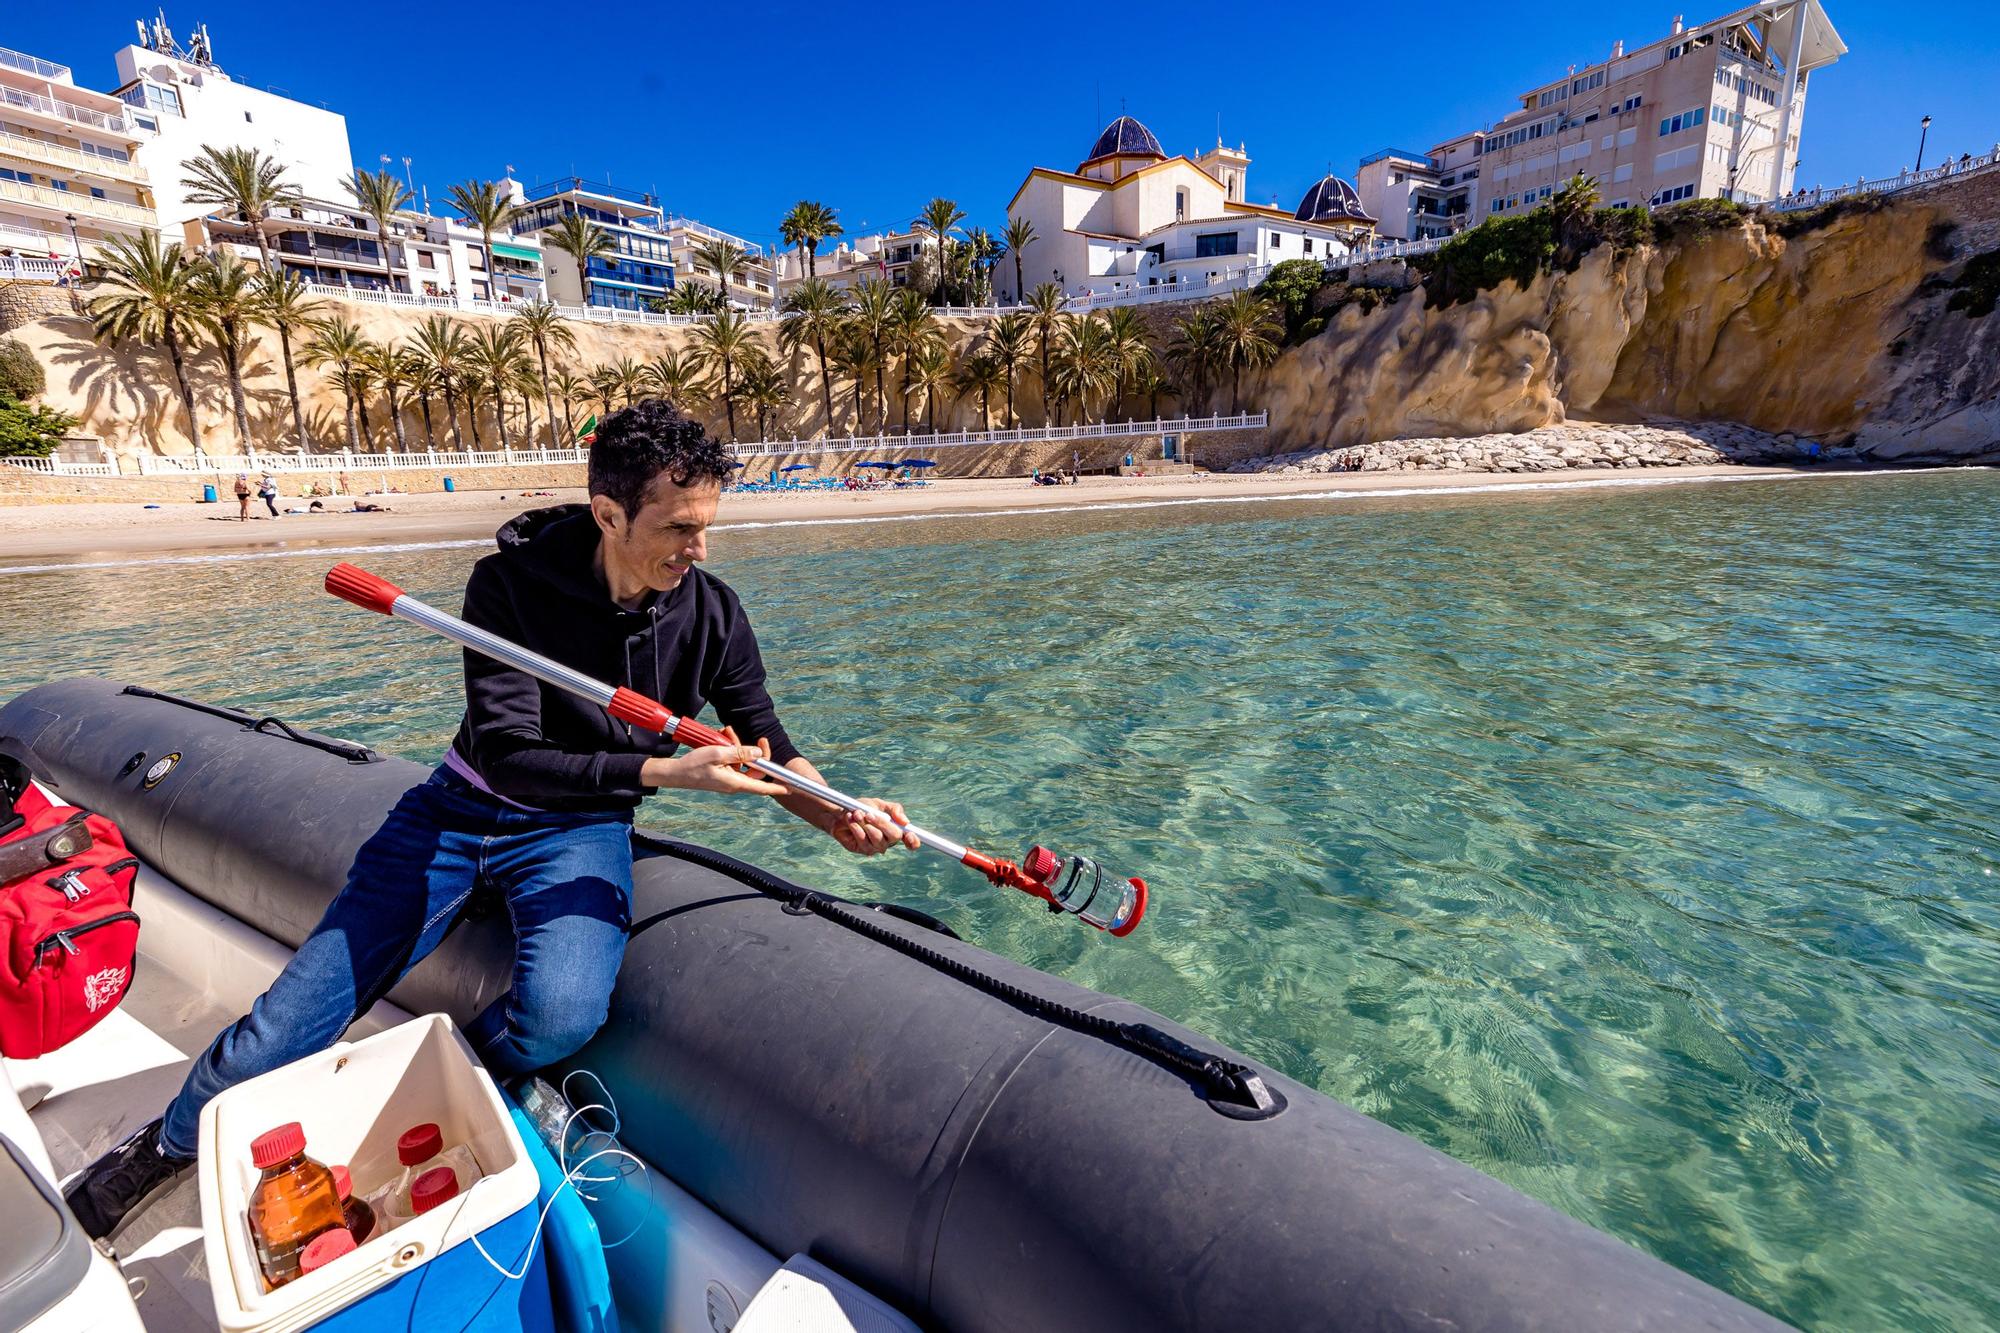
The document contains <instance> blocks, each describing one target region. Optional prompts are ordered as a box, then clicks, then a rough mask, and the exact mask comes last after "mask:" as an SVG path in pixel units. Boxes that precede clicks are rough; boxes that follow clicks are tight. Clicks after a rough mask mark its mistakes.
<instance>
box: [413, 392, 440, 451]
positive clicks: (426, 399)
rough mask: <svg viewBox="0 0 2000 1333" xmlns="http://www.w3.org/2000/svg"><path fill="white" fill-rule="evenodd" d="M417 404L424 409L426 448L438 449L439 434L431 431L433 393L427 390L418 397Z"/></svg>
mask: <svg viewBox="0 0 2000 1333" xmlns="http://www.w3.org/2000/svg"><path fill="white" fill-rule="evenodd" d="M417 403H418V405H419V406H421V407H422V408H423V409H424V448H425V449H426V450H432V451H435V450H436V449H437V432H435V431H433V430H432V429H431V392H430V390H429V389H425V390H424V391H423V392H421V393H419V394H418V395H417Z"/></svg>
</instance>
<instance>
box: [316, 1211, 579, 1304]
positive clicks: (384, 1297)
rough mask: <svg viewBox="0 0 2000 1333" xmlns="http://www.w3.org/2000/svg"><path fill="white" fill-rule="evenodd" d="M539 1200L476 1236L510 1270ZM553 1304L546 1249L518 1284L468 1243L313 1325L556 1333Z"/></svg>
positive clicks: (528, 1236)
mask: <svg viewBox="0 0 2000 1333" xmlns="http://www.w3.org/2000/svg"><path fill="white" fill-rule="evenodd" d="M540 1212H541V1205H540V1201H539V1200H538V1201H537V1202H535V1203H533V1204H530V1205H529V1206H528V1207H526V1208H523V1209H522V1210H521V1211H520V1212H518V1213H515V1214H514V1215H513V1216H511V1217H508V1218H506V1219H504V1220H503V1221H501V1222H499V1223H497V1224H496V1225H494V1226H490V1227H488V1228H486V1230H484V1231H482V1232H480V1233H479V1243H480V1245H484V1246H485V1247H486V1253H488V1254H490V1255H492V1256H493V1259H494V1261H495V1262H496V1263H501V1264H505V1265H506V1266H507V1271H508V1272H520V1269H521V1261H522V1258H523V1257H524V1256H525V1255H526V1254H527V1252H528V1246H529V1245H530V1244H531V1243H533V1241H534V1237H535V1220H536V1217H537V1215H538V1214H539V1213H540ZM555 1326H556V1325H555V1316H554V1315H553V1313H551V1311H550V1309H549V1279H548V1269H547V1268H546V1266H545V1265H544V1264H543V1263H542V1247H541V1246H539V1245H536V1246H535V1257H534V1262H533V1263H531V1264H529V1265H528V1271H527V1273H526V1274H525V1275H524V1276H523V1277H522V1278H521V1279H520V1280H519V1281H518V1282H516V1281H510V1280H509V1279H507V1278H506V1277H504V1276H502V1275H501V1273H500V1271H499V1270H498V1269H496V1268H494V1266H493V1265H492V1264H489V1263H487V1262H486V1260H485V1259H483V1258H482V1257H480V1254H479V1250H478V1247H477V1246H474V1245H473V1243H472V1242H471V1241H470V1240H467V1241H463V1242H461V1243H459V1244H457V1245H454V1246H453V1247H452V1248H451V1249H449V1250H446V1251H445V1252H444V1253H443V1254H441V1255H439V1256H437V1257H436V1258H435V1259H432V1260H431V1261H430V1262H429V1263H427V1264H424V1265H423V1266H422V1267H420V1268H416V1269H413V1270H411V1271H410V1272H408V1273H405V1274H404V1275H403V1276H402V1277H399V1278H397V1279H396V1280H395V1281H394V1282H391V1283H390V1284H389V1285H388V1286H386V1287H377V1288H376V1289H375V1290H374V1291H371V1292H369V1293H368V1294H367V1295H366V1296H364V1297H362V1298H361V1299H360V1300H358V1301H356V1302H355V1303H354V1304H352V1305H350V1306H348V1307H347V1308H346V1309H344V1310H341V1311H340V1312H339V1313H337V1314H334V1315H331V1316H329V1317H327V1318H325V1319H322V1320H320V1321H319V1322H318V1323H317V1324H314V1325H313V1328H314V1329H316V1330H326V1333H333V1330H339V1333H378V1330H383V1329H408V1330H412V1333H415V1330H419V1329H421V1330H423V1331H424V1333H431V1330H439V1331H440V1333H442V1330H447V1329H452V1330H457V1329H479V1330H481V1331H482V1333H489V1331H490V1333H500V1330H511V1329H524V1330H529V1331H530V1333H554V1331H555Z"/></svg>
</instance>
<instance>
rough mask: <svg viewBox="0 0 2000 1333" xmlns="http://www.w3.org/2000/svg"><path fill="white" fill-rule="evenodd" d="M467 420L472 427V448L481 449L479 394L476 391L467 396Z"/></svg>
mask: <svg viewBox="0 0 2000 1333" xmlns="http://www.w3.org/2000/svg"><path fill="white" fill-rule="evenodd" d="M465 419H466V421H467V422H469V423H470V424H471V426H472V447H473V448H474V449H478V448H479V394H478V392H477V391H476V390H475V391H474V392H472V393H468V394H466V395H465Z"/></svg>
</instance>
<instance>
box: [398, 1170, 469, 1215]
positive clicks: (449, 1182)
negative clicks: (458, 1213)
mask: <svg viewBox="0 0 2000 1333" xmlns="http://www.w3.org/2000/svg"><path fill="white" fill-rule="evenodd" d="M457 1193H458V1175H457V1173H456V1172H454V1171H453V1170H452V1169H451V1168H450V1167H448V1166H440V1167H436V1168H434V1169H432V1170H429V1171H426V1172H424V1173H423V1174H422V1175H421V1176H418V1177H417V1179H416V1181H415V1183H413V1184H412V1185H411V1186H410V1213H411V1215H412V1216H419V1217H420V1216H422V1215H423V1214H425V1213H428V1212H429V1211H430V1210H431V1209H433V1208H435V1207H437V1206H438V1205H439V1204H441V1203H444V1202H445V1201H447V1200H449V1199H451V1198H453V1197H454V1196H456V1195H457Z"/></svg>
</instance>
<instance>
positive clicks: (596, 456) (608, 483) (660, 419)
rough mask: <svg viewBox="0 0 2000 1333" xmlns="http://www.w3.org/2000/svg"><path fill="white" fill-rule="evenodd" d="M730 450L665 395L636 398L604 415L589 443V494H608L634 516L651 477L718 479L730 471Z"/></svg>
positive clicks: (689, 481) (678, 481) (679, 481)
mask: <svg viewBox="0 0 2000 1333" xmlns="http://www.w3.org/2000/svg"><path fill="white" fill-rule="evenodd" d="M729 463H730V459H729V451H728V450H727V449H725V448H723V446H722V445H721V444H720V443H718V442H717V441H716V440H715V439H713V438H712V437H711V436H710V435H709V434H708V432H707V431H705V430H703V429H702V428H701V423H700V422H698V421H690V420H688V419H687V418H686V417H684V416H682V415H681V414H680V412H679V410H678V409H676V408H675V407H674V405H673V404H672V403H670V402H668V401H667V400H666V399H664V398H641V399H640V400H639V401H638V402H636V403H633V404H632V405H631V406H630V407H625V408H621V409H619V410H618V411H616V412H613V413H612V414H611V415H610V416H608V417H606V418H604V420H603V422H602V423H601V424H600V425H599V426H598V428H597V438H596V439H595V440H593V441H591V445H590V493H591V494H592V495H608V496H610V497H611V498H612V499H614V500H616V501H617V502H618V505H619V508H621V509H623V510H624V511H625V517H627V518H636V517H638V514H639V511H640V510H641V509H643V508H645V506H646V496H647V494H648V493H649V492H650V491H651V490H652V488H653V479H654V478H655V477H658V476H661V475H662V474H664V475H665V476H666V477H667V478H668V479H670V480H671V481H672V482H673V483H674V485H676V486H692V485H694V484H695V483H696V482H700V481H721V480H723V479H724V478H725V477H727V476H728V475H729V472H730V466H729Z"/></svg>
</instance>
